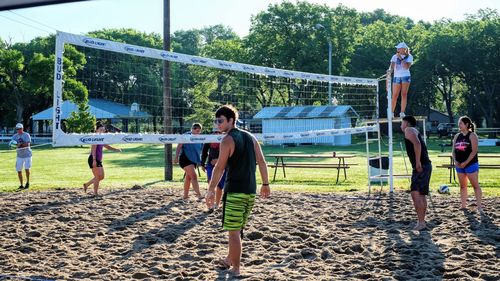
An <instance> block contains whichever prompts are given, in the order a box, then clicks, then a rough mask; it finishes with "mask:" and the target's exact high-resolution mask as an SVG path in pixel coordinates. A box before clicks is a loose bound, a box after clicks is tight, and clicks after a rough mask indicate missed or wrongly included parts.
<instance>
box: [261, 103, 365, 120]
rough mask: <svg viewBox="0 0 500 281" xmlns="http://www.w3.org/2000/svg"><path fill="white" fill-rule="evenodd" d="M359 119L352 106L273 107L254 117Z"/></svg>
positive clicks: (264, 109) (265, 108) (263, 109)
mask: <svg viewBox="0 0 500 281" xmlns="http://www.w3.org/2000/svg"><path fill="white" fill-rule="evenodd" d="M336 117H359V115H358V113H356V111H355V110H354V109H353V108H352V106H350V105H337V106H328V105H323V106H313V105H310V106H288V107H281V106H272V107H264V108H262V110H261V111H259V112H258V113H257V114H255V115H254V117H253V118H254V119H298V118H300V119H303V118H336Z"/></svg>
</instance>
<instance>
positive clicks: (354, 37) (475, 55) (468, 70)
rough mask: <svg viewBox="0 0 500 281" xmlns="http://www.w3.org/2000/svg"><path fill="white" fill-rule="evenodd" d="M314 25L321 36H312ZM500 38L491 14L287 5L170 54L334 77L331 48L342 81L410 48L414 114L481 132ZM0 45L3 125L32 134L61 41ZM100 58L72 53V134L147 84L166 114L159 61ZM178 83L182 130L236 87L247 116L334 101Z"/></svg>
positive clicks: (211, 30)
mask: <svg viewBox="0 0 500 281" xmlns="http://www.w3.org/2000/svg"><path fill="white" fill-rule="evenodd" d="M317 24H321V25H322V26H323V27H324V28H321V29H317V28H315V26H317ZM88 35H89V36H93V37H98V38H102V39H109V40H114V41H119V42H126V43H128V44H134V45H140V46H146V47H152V48H157V49H161V48H162V38H161V35H159V34H155V33H150V34H148V33H143V32H140V31H137V30H134V29H103V30H98V31H94V32H90V33H89V34H88ZM499 38H500V17H499V15H498V12H497V11H496V10H491V9H485V10H479V11H477V12H476V14H472V15H468V16H466V18H465V19H464V20H462V21H451V20H447V19H442V20H440V21H436V22H433V23H428V22H414V21H413V20H411V19H410V18H406V17H401V16H395V15H391V14H388V13H386V12H385V11H384V10H375V11H373V12H367V13H364V12H358V11H356V10H354V9H350V8H347V7H345V6H343V5H339V6H337V7H334V8H332V7H328V6H326V5H319V4H313V3H308V2H296V3H290V2H282V3H279V4H272V5H269V6H268V8H267V9H266V10H264V11H262V12H260V13H258V14H257V15H255V16H253V17H252V19H251V27H250V31H249V34H248V35H247V36H245V37H243V38H241V37H239V36H238V35H237V34H236V33H235V32H234V31H233V30H232V29H231V28H230V27H226V26H222V25H215V26H210V27H206V28H203V29H192V30H182V31H177V32H175V33H173V34H172V51H175V52H179V53H184V54H190V55H199V56H207V57H212V58H216V59H222V60H228V61H235V62H241V63H248V64H254V65H263V66H269V67H275V68H285V69H291V70H297V71H305V72H314V73H325V74H326V73H328V57H327V50H328V42H329V41H330V42H331V43H332V47H333V52H332V61H333V66H332V69H333V74H334V75H348V76H357V77H368V78H377V77H379V76H381V75H382V74H384V73H385V70H386V69H387V68H388V65H389V60H390V58H391V56H392V55H393V54H394V53H395V47H394V46H395V45H396V44H397V43H398V42H401V41H404V42H406V43H407V44H408V45H409V46H410V48H411V53H412V55H413V56H414V64H413V66H412V68H411V71H412V76H413V77H412V83H411V88H410V97H409V105H408V106H409V109H410V110H409V111H410V112H409V113H413V114H419V115H426V114H427V113H428V112H429V109H430V108H435V109H437V110H439V111H442V112H444V113H447V114H448V116H449V119H450V120H449V121H450V122H452V123H453V122H455V121H456V117H457V116H460V115H462V114H467V115H469V116H471V117H472V118H473V120H476V121H477V122H478V123H479V124H483V125H485V126H487V127H499V126H500V119H499V118H500V116H499V112H500V110H499V109H500V95H499V86H500V83H499V80H500V70H499V69H500V68H499V67H498V65H499V62H500V57H499V54H500V47H499ZM0 41H1V43H0V128H3V127H12V126H13V125H14V124H15V123H16V122H22V123H24V124H25V125H27V124H29V122H30V117H31V116H32V115H33V114H34V113H37V112H40V111H42V110H44V109H46V108H48V107H50V106H51V105H52V90H53V89H52V88H53V66H54V36H48V37H39V38H36V39H33V40H32V41H30V42H29V43H15V44H10V43H9V42H6V41H3V40H0ZM92 52H95V50H91V49H89V50H85V52H83V51H82V50H81V49H79V48H78V47H72V46H66V48H65V61H64V65H65V72H64V80H65V85H64V87H65V91H64V95H65V96H64V99H70V100H72V101H74V102H75V103H76V104H77V105H78V107H79V109H80V113H78V114H74V116H72V118H71V119H70V120H68V122H67V126H69V127H70V130H71V131H74V132H87V131H89V130H90V128H91V125H89V124H92V123H93V121H94V120H93V117H92V116H90V115H89V114H85V110H86V109H87V108H88V105H87V103H88V98H89V96H91V97H94V98H105V99H110V100H115V101H120V99H121V98H122V97H124V96H126V95H129V94H132V93H134V92H136V91H137V90H138V88H140V87H143V86H144V85H147V87H149V90H148V91H150V92H152V93H155V94H154V95H150V96H148V98H149V100H148V101H147V102H148V103H153V104H156V105H161V103H162V81H161V73H162V63H161V62H160V61H153V60H152V61H151V62H150V63H148V64H136V65H135V66H134V67H133V68H132V69H131V67H130V66H131V65H134V60H137V59H138V58H136V57H133V56H126V55H123V54H117V53H116V54H110V55H109V57H108V58H107V61H106V62H105V63H103V62H99V61H97V59H96V58H97V56H96V55H94V54H93V53H92ZM125 62H126V63H125ZM110 69H113V70H115V71H114V72H111V71H109V70H110ZM116 70H118V71H116ZM130 73H137V74H132V75H131V74H130ZM181 75H182V77H181ZM186 75H187V76H188V77H186ZM77 77H85V79H84V80H78V79H76V78H77ZM171 79H172V95H173V97H174V98H173V115H174V116H186V117H187V118H186V120H185V121H183V120H184V119H182V120H181V121H180V122H186V121H189V120H191V119H192V120H198V121H203V123H209V122H210V120H203V118H205V119H206V116H210V114H208V115H207V113H210V112H211V111H212V110H213V109H214V108H215V107H216V106H217V104H216V103H215V102H214V101H223V100H224V99H225V97H224V95H227V94H230V93H232V91H236V90H235V89H239V90H238V91H243V93H239V95H237V96H238V97H240V98H241V99H242V100H241V101H238V106H239V107H240V108H242V107H246V108H260V107H263V106H266V105H269V104H283V105H296V104H297V103H298V102H297V101H298V100H299V97H297V96H296V95H297V92H298V91H296V89H295V88H299V89H300V88H306V87H307V92H308V93H311V95H318V96H319V97H323V96H324V98H325V100H326V93H325V92H324V91H321V90H319V88H318V87H317V85H314V83H311V84H304V83H302V84H301V82H300V81H288V82H289V83H274V82H276V81H272V79H269V81H267V82H266V81H262V80H258V79H256V80H253V81H252V82H251V83H253V84H251V85H247V87H238V84H241V79H240V78H239V77H238V76H237V75H227V73H226V72H224V71H217V70H212V69H206V68H205V69H203V68H200V67H195V66H186V65H179V64H173V65H172V77H171ZM273 79H276V80H283V79H284V78H273ZM285 80H286V79H285ZM102 81H106V83H100V82H102ZM281 82H283V81H281ZM285 82H286V81H285ZM247 83H248V82H247ZM276 85H278V86H276ZM89 89H92V90H89ZM89 91H90V92H89ZM379 91H380V92H379V95H380V99H379V100H380V108H381V116H384V115H385V109H384V108H386V106H387V105H386V99H385V86H384V85H383V84H381V87H380V90H379ZM194 100H196V102H193V101H194ZM145 102H146V101H145ZM148 113H149V114H150V115H152V116H154V118H153V120H154V125H153V126H154V130H155V131H158V130H159V126H160V125H161V122H157V120H159V119H158V118H161V115H162V110H161V106H157V107H156V109H151V110H150V111H149V112H148ZM181 126H182V124H181Z"/></svg>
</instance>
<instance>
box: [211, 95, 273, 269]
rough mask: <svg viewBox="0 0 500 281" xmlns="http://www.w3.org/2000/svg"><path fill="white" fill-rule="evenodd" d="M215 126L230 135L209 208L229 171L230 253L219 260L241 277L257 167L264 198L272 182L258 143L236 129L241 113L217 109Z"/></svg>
mask: <svg viewBox="0 0 500 281" xmlns="http://www.w3.org/2000/svg"><path fill="white" fill-rule="evenodd" d="M215 117H216V119H215V123H216V124H217V128H218V129H219V131H220V132H222V133H226V136H224V138H223V139H222V141H221V144H220V148H219V150H220V151H219V158H218V161H217V163H216V164H215V167H214V170H213V172H212V180H211V181H210V184H209V185H208V191H207V195H206V203H207V206H211V205H212V204H213V202H214V197H215V188H216V186H217V184H218V183H219V182H220V179H221V177H222V174H223V173H224V170H225V169H226V168H227V176H226V182H225V184H224V195H223V198H222V201H223V215H222V226H223V229H224V230H227V231H228V232H229V243H228V244H229V251H228V255H227V257H226V258H224V259H221V260H219V263H220V265H221V266H222V267H224V268H226V269H230V268H231V269H230V272H231V273H232V274H234V275H239V274H240V263H241V253H242V245H241V238H242V237H243V229H244V228H245V225H246V223H247V221H248V217H249V215H250V212H251V211H252V207H253V205H254V202H255V194H256V192H257V184H256V180H255V170H256V164H257V165H258V166H259V171H260V176H261V178H262V187H261V189H260V196H261V198H267V197H269V195H270V193H271V191H270V188H269V179H268V174H267V164H266V160H265V159H264V154H263V153H262V149H261V147H260V144H259V142H258V141H257V139H256V138H255V137H254V136H253V135H252V134H250V133H249V132H247V131H244V130H240V129H238V128H236V120H237V119H238V112H237V111H236V109H235V108H233V107H232V106H229V105H224V106H222V107H220V108H219V109H217V111H216V113H215Z"/></svg>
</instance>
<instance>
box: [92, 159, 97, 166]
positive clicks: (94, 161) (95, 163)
mask: <svg viewBox="0 0 500 281" xmlns="http://www.w3.org/2000/svg"><path fill="white" fill-rule="evenodd" d="M95 167H97V161H96V160H95V159H94V160H92V168H95Z"/></svg>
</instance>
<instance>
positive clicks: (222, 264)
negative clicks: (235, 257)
mask: <svg viewBox="0 0 500 281" xmlns="http://www.w3.org/2000/svg"><path fill="white" fill-rule="evenodd" d="M217 265H218V266H219V267H220V268H221V269H229V268H231V263H230V262H229V260H228V258H227V257H226V258H224V259H218V260H217ZM238 274H239V273H238Z"/></svg>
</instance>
